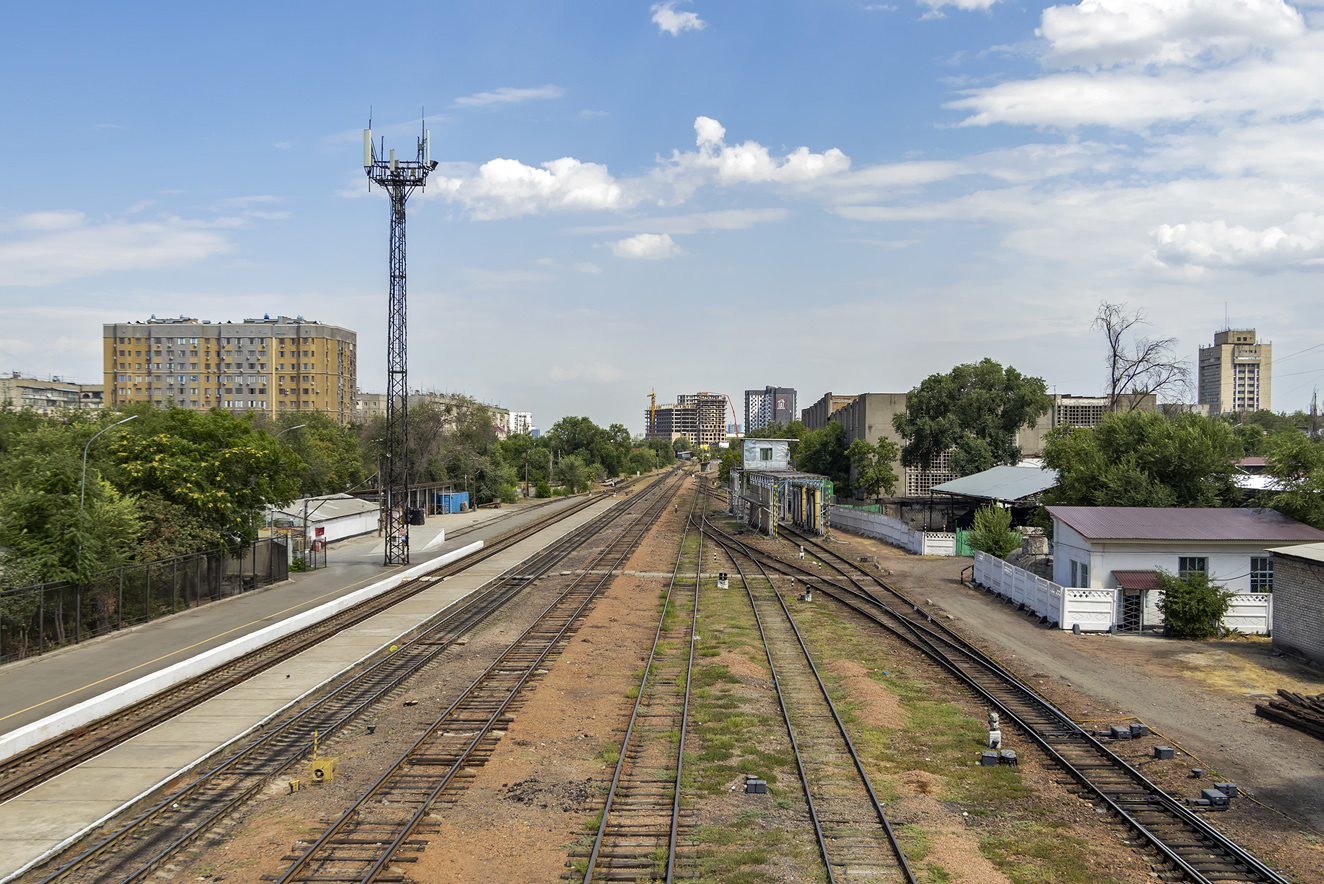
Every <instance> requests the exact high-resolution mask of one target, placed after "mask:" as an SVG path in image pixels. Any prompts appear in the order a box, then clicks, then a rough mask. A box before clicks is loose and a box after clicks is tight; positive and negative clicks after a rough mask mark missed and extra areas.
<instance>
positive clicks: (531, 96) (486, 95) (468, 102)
mask: <svg viewBox="0 0 1324 884" xmlns="http://www.w3.org/2000/svg"><path fill="white" fill-rule="evenodd" d="M563 95H565V90H564V89H562V88H561V87H560V86H553V85H551V84H548V85H546V86H538V87H536V88H533V89H516V88H513V87H510V86H502V87H501V88H500V89H494V90H492V91H491V92H479V93H477V94H476V95H466V96H464V97H462V98H457V99H455V101H454V102H453V103H452V106H453V107H490V106H492V105H494V104H520V103H522V102H525V101H537V100H540V99H547V98H560V97H561V96H563Z"/></svg>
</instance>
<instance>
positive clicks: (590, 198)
mask: <svg viewBox="0 0 1324 884" xmlns="http://www.w3.org/2000/svg"><path fill="white" fill-rule="evenodd" d="M430 184H431V185H432V192H435V193H438V194H440V196H441V197H442V198H444V199H446V200H449V201H453V202H459V203H462V204H463V205H464V206H465V207H466V208H467V209H468V210H469V211H470V212H471V213H472V214H473V216H474V217H475V218H477V219H479V220H492V219H496V218H518V217H521V216H523V215H537V214H541V213H543V212H547V211H603V210H615V209H621V208H626V207H628V205H629V202H628V201H627V199H626V197H625V192H624V190H623V188H622V187H621V185H620V184H619V183H617V182H616V180H615V179H614V178H612V176H611V174H610V173H609V172H608V171H607V167H606V166H602V165H599V164H597V163H582V162H580V161H579V160H576V159H574V158H572V157H562V158H561V159H559V160H552V161H551V162H547V163H543V164H542V166H541V167H538V168H535V167H533V166H526V165H524V164H523V163H521V162H519V161H518V160H509V159H496V160H489V161H488V162H486V163H484V164H483V165H482V166H480V167H479V168H478V172H477V174H476V175H469V176H465V177H456V178H448V177H445V176H444V175H443V176H440V177H437V178H435V179H434V180H433V182H430Z"/></svg>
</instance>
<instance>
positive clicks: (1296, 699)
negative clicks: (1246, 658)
mask: <svg viewBox="0 0 1324 884" xmlns="http://www.w3.org/2000/svg"><path fill="white" fill-rule="evenodd" d="M1278 696H1279V697H1281V698H1282V699H1280V700H1270V701H1269V702H1268V703H1267V704H1264V703H1256V704H1255V714H1256V715H1258V716H1260V717H1261V718H1267V719H1269V720H1270V721H1276V722H1278V723H1279V724H1285V725H1287V726H1288V727H1294V728H1296V729H1297V730H1299V731H1302V732H1303V733H1307V734H1310V735H1311V736H1312V737H1317V738H1318V739H1321V740H1324V694H1319V695H1318V696H1314V697H1308V696H1305V695H1303V694H1294V693H1292V692H1291V691H1285V690H1283V689H1282V688H1279V689H1278Z"/></svg>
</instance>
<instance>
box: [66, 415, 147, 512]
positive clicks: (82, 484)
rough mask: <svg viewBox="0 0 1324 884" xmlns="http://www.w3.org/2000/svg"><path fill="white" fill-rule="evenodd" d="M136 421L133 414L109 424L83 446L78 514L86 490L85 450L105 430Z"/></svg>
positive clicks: (136, 417) (81, 509)
mask: <svg viewBox="0 0 1324 884" xmlns="http://www.w3.org/2000/svg"><path fill="white" fill-rule="evenodd" d="M137 419H138V415H136V414H134V415H130V416H129V417H126V418H125V419H124V420H122V421H116V422H115V423H113V424H111V425H110V426H109V427H102V428H101V429H100V430H98V431H97V432H96V433H95V434H94V435H93V436H92V438H91V439H88V440H87V444H86V445H84V446H83V475H82V478H80V479H79V480H78V512H80V513H81V512H82V511H83V495H84V492H85V491H86V490H87V450H88V449H89V448H91V447H92V443H93V442H95V441H97V436H100V435H101V434H102V433H104V432H106V430H111V429H114V428H115V427H118V426H119V425H120V424H127V423H128V422H129V421H131V420H137Z"/></svg>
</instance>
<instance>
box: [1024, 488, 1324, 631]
mask: <svg viewBox="0 0 1324 884" xmlns="http://www.w3.org/2000/svg"><path fill="white" fill-rule="evenodd" d="M1047 509H1048V512H1049V514H1050V515H1051V516H1052V517H1053V582H1054V583H1057V584H1058V585H1060V586H1064V587H1081V588H1093V589H1116V590H1118V592H1119V595H1120V598H1119V599H1118V602H1119V604H1118V608H1117V615H1118V623H1119V626H1120V627H1121V628H1122V629H1125V630H1131V629H1135V628H1141V627H1143V626H1144V625H1146V624H1150V623H1154V622H1156V621H1157V619H1158V612H1157V609H1156V607H1155V604H1156V602H1157V598H1158V596H1157V593H1156V591H1157V589H1158V583H1157V580H1156V577H1155V575H1156V572H1158V571H1166V572H1167V573H1169V574H1173V575H1176V576H1183V575H1185V574H1188V573H1191V572H1202V573H1205V574H1208V575H1209V577H1210V579H1211V580H1213V581H1215V582H1216V583H1219V584H1221V585H1222V586H1224V587H1225V588H1226V589H1228V590H1230V591H1231V592H1234V593H1239V594H1245V593H1268V592H1272V591H1273V588H1274V573H1273V560H1272V558H1271V556H1270V553H1269V550H1270V549H1271V548H1276V547H1287V546H1295V545H1298V544H1310V543H1319V542H1321V541H1324V531H1320V530H1319V529H1317V528H1312V527H1310V526H1309V525H1305V524H1303V523H1301V522H1298V521H1296V520H1294V519H1289V518H1288V517H1287V516H1284V515H1282V514H1281V513H1278V512H1275V511H1273V510H1250V509H1231V508H1212V507H1211V508H1182V507H1093V506H1050V507H1048V508H1047Z"/></svg>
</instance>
